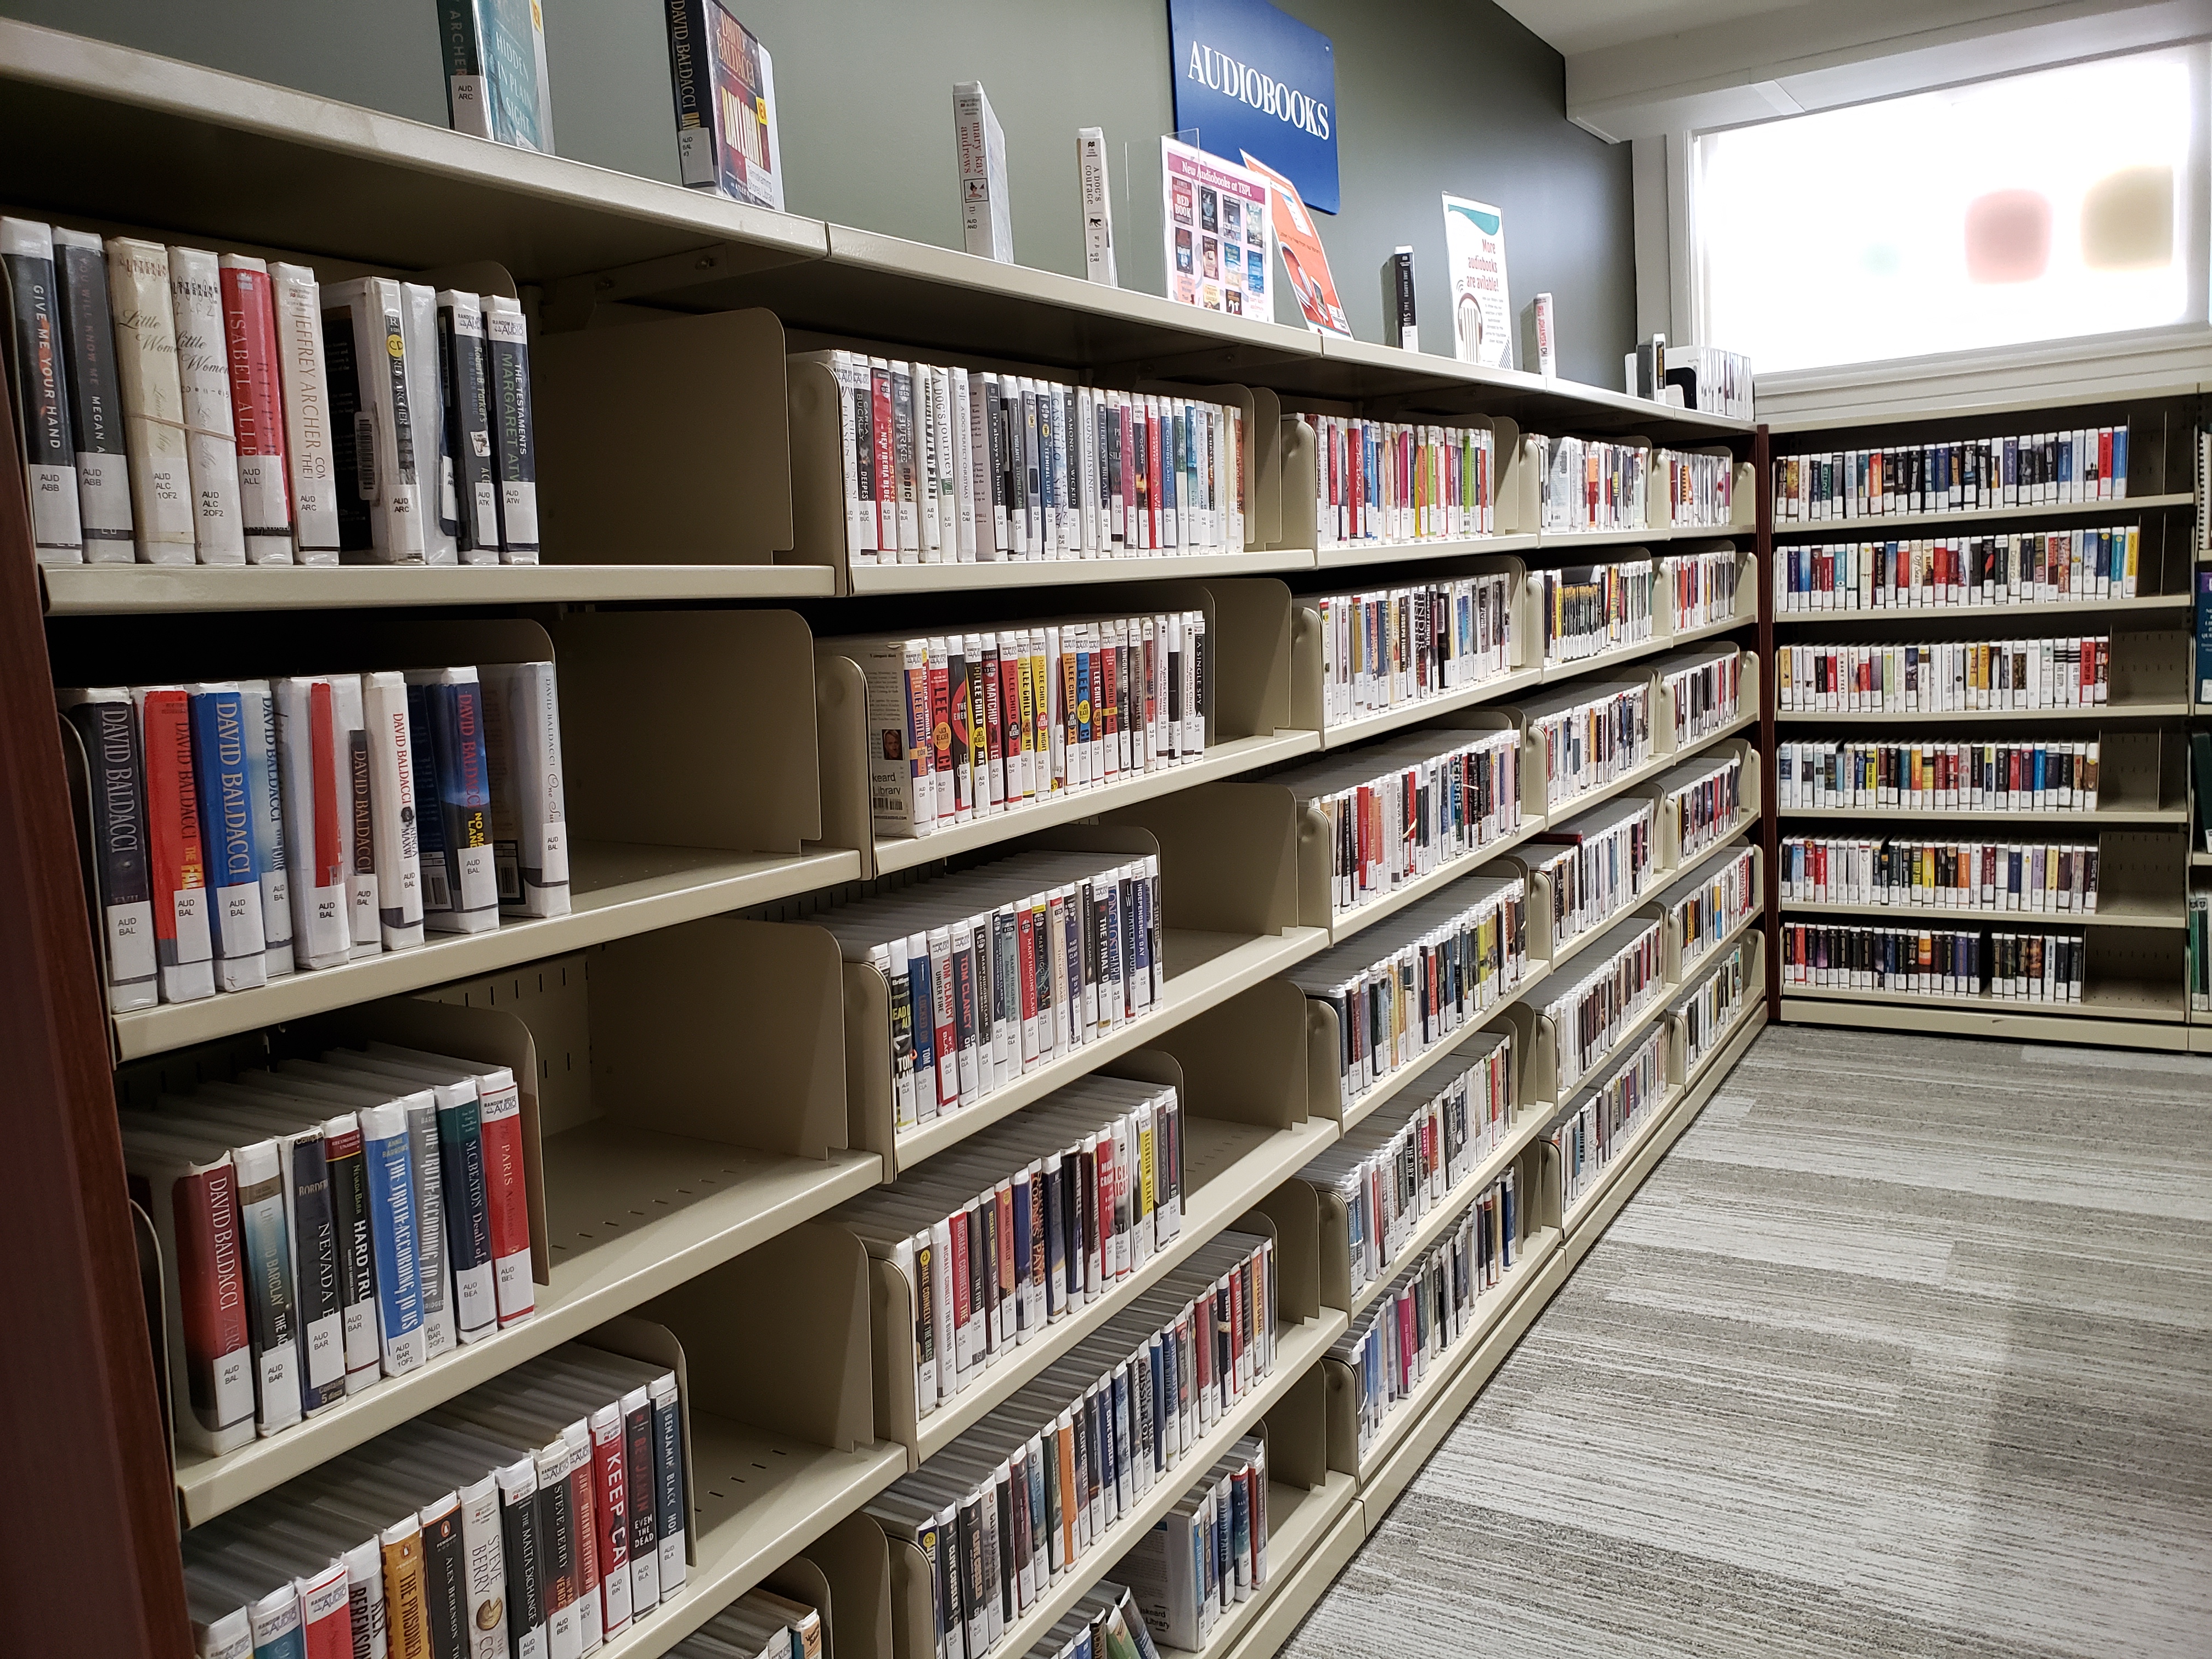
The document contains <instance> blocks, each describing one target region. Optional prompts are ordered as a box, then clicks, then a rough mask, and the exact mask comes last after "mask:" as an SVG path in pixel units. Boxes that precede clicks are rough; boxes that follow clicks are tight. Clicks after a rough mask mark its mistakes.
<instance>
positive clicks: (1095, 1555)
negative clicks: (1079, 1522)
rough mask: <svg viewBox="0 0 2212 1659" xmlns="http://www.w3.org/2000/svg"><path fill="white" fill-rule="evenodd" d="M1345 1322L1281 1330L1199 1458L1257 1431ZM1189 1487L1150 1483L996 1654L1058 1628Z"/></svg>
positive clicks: (1194, 1467) (1330, 1313)
mask: <svg viewBox="0 0 2212 1659" xmlns="http://www.w3.org/2000/svg"><path fill="white" fill-rule="evenodd" d="M1345 1324H1346V1321H1345V1317H1344V1314H1343V1312H1342V1311H1341V1310H1339V1309H1336V1308H1328V1307H1324V1308H1323V1309H1322V1310H1321V1317H1320V1318H1318V1319H1309V1320H1307V1321H1305V1322H1303V1323H1301V1324H1297V1325H1292V1326H1291V1327H1290V1328H1288V1329H1286V1330H1284V1331H1282V1332H1281V1333H1280V1334H1279V1335H1278V1336H1277V1337H1276V1339H1275V1368H1274V1370H1273V1371H1271V1372H1270V1373H1269V1374H1268V1375H1267V1377H1266V1378H1265V1379H1263V1380H1262V1381H1261V1382H1260V1383H1257V1384H1256V1385H1255V1386H1254V1388H1253V1389H1252V1390H1251V1391H1250V1392H1249V1394H1247V1395H1245V1396H1244V1398H1243V1399H1242V1400H1240V1401H1237V1404H1236V1405H1235V1406H1233V1407H1231V1408H1230V1409H1229V1410H1228V1411H1227V1412H1225V1413H1223V1414H1222V1416H1221V1417H1220V1418H1218V1419H1216V1421H1215V1423H1214V1425H1213V1427H1212V1429H1211V1430H1210V1431H1208V1432H1207V1435H1206V1441H1205V1442H1204V1443H1203V1444H1202V1445H1201V1447H1200V1453H1201V1455H1203V1454H1204V1453H1205V1452H1206V1449H1207V1448H1209V1447H1210V1448H1212V1449H1215V1450H1216V1451H1218V1449H1223V1448H1226V1447H1229V1446H1233V1445H1235V1444H1236V1443H1237V1438H1238V1437H1240V1436H1242V1435H1245V1434H1249V1433H1250V1432H1251V1431H1253V1430H1254V1429H1255V1428H1256V1427H1258V1426H1259V1424H1260V1420H1261V1418H1263V1417H1264V1416H1266V1414H1267V1409H1268V1407H1271V1406H1273V1404H1274V1403H1275V1402H1276V1401H1277V1400H1279V1398H1280V1397H1281V1396H1282V1395H1284V1394H1285V1392H1287V1391H1288V1389H1289V1388H1290V1386H1291V1383H1295V1382H1296V1381H1297V1379H1298V1378H1299V1376H1302V1375H1303V1374H1304V1371H1305V1370H1306V1369H1307V1368H1308V1367H1309V1366H1310V1365H1311V1364H1314V1362H1315V1361H1316V1360H1317V1359H1319V1358H1321V1357H1322V1355H1323V1354H1325V1353H1327V1352H1328V1350H1329V1346H1330V1344H1332V1343H1334V1341H1335V1340H1337V1338H1339V1337H1340V1336H1342V1335H1343V1334H1344V1330H1345ZM1204 1467H1205V1466H1204V1465H1203V1464H1202V1463H1199V1462H1192V1463H1190V1464H1188V1465H1186V1466H1185V1468H1186V1469H1187V1471H1188V1473H1189V1474H1191V1475H1192V1477H1193V1478H1194V1479H1195V1477H1196V1476H1197V1475H1198V1474H1202V1473H1204ZM1189 1485H1190V1482H1189V1481H1187V1480H1179V1479H1175V1478H1170V1479H1167V1480H1156V1481H1154V1482H1153V1484H1152V1491H1151V1492H1149V1493H1147V1494H1146V1497H1145V1498H1144V1499H1143V1500H1142V1501H1141V1502H1139V1504H1136V1505H1135V1506H1134V1507H1133V1508H1132V1509H1128V1510H1123V1511H1122V1514H1121V1519H1120V1520H1119V1521H1118V1522H1115V1524H1114V1526H1113V1527H1112V1528H1110V1529H1109V1531H1107V1532H1106V1533H1105V1534H1104V1535H1103V1536H1102V1537H1099V1538H1097V1539H1096V1540H1095V1541H1093V1542H1092V1544H1091V1548H1090V1550H1089V1551H1088V1552H1087V1553H1085V1555H1084V1557H1083V1559H1081V1560H1080V1561H1079V1562H1078V1563H1077V1564H1076V1566H1075V1570H1074V1571H1073V1572H1070V1573H1067V1574H1065V1575H1064V1576H1062V1577H1060V1579H1058V1580H1057V1581H1055V1582H1054V1584H1053V1585H1052V1587H1051V1588H1050V1589H1048V1590H1046V1591H1045V1593H1044V1594H1043V1595H1041V1596H1039V1597H1038V1598H1037V1599H1036V1601H1034V1602H1032V1603H1031V1604H1030V1610H1029V1611H1028V1612H1027V1613H1024V1614H1022V1616H1021V1617H1020V1618H1018V1619H1017V1620H1014V1621H1013V1622H1012V1624H1010V1625H1008V1626H1006V1631H1005V1632H1004V1633H1003V1635H1002V1636H1001V1637H1000V1644H999V1647H998V1651H1000V1652H1003V1653H1006V1654H1010V1655H1018V1654H1024V1653H1027V1652H1028V1651H1029V1650H1030V1647H1031V1646H1033V1645H1034V1644H1036V1641H1037V1639H1038V1638H1040V1637H1042V1635H1043V1634H1044V1632H1047V1631H1048V1630H1050V1629H1051V1628H1052V1627H1053V1626H1054V1625H1056V1624H1058V1623H1059V1622H1060V1618H1061V1616H1062V1615H1063V1614H1065V1613H1066V1612H1067V1610H1068V1609H1069V1608H1070V1607H1073V1606H1074V1605H1075V1604H1076V1603H1077V1602H1078V1601H1081V1600H1082V1599H1083V1597H1084V1596H1085V1595H1086V1594H1088V1593H1089V1591H1090V1589H1091V1586H1092V1585H1093V1584H1095V1583H1097V1582H1098V1581H1099V1580H1100V1579H1101V1578H1104V1577H1109V1576H1110V1575H1111V1573H1112V1571H1113V1567H1114V1564H1115V1562H1116V1561H1118V1560H1120V1559H1121V1557H1122V1555H1123V1554H1124V1553H1127V1550H1128V1549H1129V1548H1130V1547H1132V1546H1133V1545H1134V1544H1135V1543H1136V1541H1138V1540H1139V1539H1140V1538H1142V1537H1143V1536H1144V1535H1145V1534H1146V1533H1148V1532H1150V1531H1151V1530H1152V1528H1153V1526H1154V1525H1155V1524H1156V1523H1158V1521H1159V1520H1160V1519H1161V1517H1163V1516H1165V1515H1166V1514H1167V1512H1168V1511H1169V1510H1171V1509H1173V1508H1174V1507H1175V1506H1176V1504H1178V1503H1180V1502H1181V1501H1182V1495H1183V1493H1184V1492H1186V1491H1187V1490H1188V1487H1189Z"/></svg>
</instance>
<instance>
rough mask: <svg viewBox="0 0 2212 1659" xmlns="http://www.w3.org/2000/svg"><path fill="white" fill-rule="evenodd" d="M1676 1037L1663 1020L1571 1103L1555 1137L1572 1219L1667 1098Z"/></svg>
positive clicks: (1565, 1209)
mask: <svg viewBox="0 0 2212 1659" xmlns="http://www.w3.org/2000/svg"><path fill="white" fill-rule="evenodd" d="M1673 1042H1674V1032H1673V1030H1671V1029H1670V1028H1669V1026H1668V1024H1667V1023H1666V1022H1665V1021H1664V1020H1662V1021H1661V1022H1660V1023H1659V1024H1656V1025H1654V1026H1653V1027H1652V1028H1651V1029H1650V1030H1649V1031H1647V1032H1645V1033H1644V1036H1643V1038H1642V1039H1641V1040H1640V1041H1639V1042H1638V1043H1637V1044H1636V1046H1635V1047H1634V1048H1632V1049H1631V1050H1630V1051H1629V1052H1628V1054H1626V1056H1625V1057H1624V1058H1623V1059H1622V1060H1621V1061H1620V1064H1619V1065H1618V1066H1614V1067H1613V1070H1612V1071H1611V1072H1610V1073H1608V1074H1607V1076H1606V1078H1605V1079H1603V1080H1602V1081H1601V1082H1599V1083H1597V1084H1595V1085H1593V1086H1592V1087H1591V1088H1590V1089H1589V1090H1588V1091H1586V1092H1584V1093H1583V1095H1582V1097H1580V1098H1579V1099H1577V1100H1575V1101H1572V1102H1571V1103H1569V1104H1568V1105H1567V1107H1566V1108H1565V1110H1564V1112H1563V1113H1562V1114H1561V1116H1560V1118H1559V1122H1558V1123H1557V1124H1555V1125H1554V1126H1553V1129H1552V1133H1551V1135H1550V1137H1549V1138H1550V1140H1551V1143H1552V1148H1553V1153H1554V1154H1555V1155H1556V1156H1557V1158H1559V1188H1560V1200H1561V1212H1562V1214H1563V1215H1571V1214H1573V1213H1574V1212H1575V1210H1576V1209H1577V1207H1578V1206H1580V1205H1582V1204H1583V1203H1584V1202H1585V1201H1586V1200H1588V1199H1589V1197H1590V1195H1591V1194H1592V1193H1593V1191H1594V1190H1595V1188H1596V1186H1597V1181H1598V1177H1599V1176H1601V1175H1603V1174H1604V1173H1605V1171H1606V1170H1608V1169H1609V1168H1611V1167H1612V1166H1613V1164H1614V1163H1615V1162H1616V1161H1618V1160H1619V1159H1620V1158H1623V1157H1625V1156H1626V1153H1627V1151H1628V1148H1629V1146H1630V1144H1631V1143H1632V1142H1633V1141H1634V1140H1635V1139H1636V1137H1637V1136H1638V1135H1639V1134H1641V1133H1644V1130H1645V1129H1646V1128H1647V1127H1650V1124H1651V1121H1652V1120H1653V1119H1654V1118H1655V1117H1656V1115H1657V1114H1658V1109H1659V1107H1660V1106H1661V1104H1662V1103H1663V1102H1664V1101H1665V1100H1666V1097H1667V1058H1668V1049H1669V1048H1670V1047H1671V1046H1672V1044H1673Z"/></svg>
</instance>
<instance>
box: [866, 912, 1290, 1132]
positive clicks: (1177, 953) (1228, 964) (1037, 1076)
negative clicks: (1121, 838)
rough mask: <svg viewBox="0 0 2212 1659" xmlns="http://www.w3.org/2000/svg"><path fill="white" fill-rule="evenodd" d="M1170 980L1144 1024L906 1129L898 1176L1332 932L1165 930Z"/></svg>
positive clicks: (1267, 973) (1279, 968) (1278, 968)
mask: <svg viewBox="0 0 2212 1659" xmlns="http://www.w3.org/2000/svg"><path fill="white" fill-rule="evenodd" d="M1165 942H1166V951H1167V958H1168V978H1167V984H1166V988H1165V992H1164V996H1163V998H1162V1001H1161V1004H1160V1006H1158V1007H1157V1008H1155V1009H1154V1010H1153V1012H1151V1013H1149V1014H1146V1015H1145V1016H1144V1017H1143V1018H1139V1019H1133V1020H1130V1021H1129V1022H1128V1023H1127V1024H1124V1025H1122V1026H1121V1028H1120V1029H1119V1030H1114V1031H1111V1032H1109V1033H1108V1034H1107V1035H1106V1036H1103V1037H1101V1038H1099V1039H1098V1040H1097V1042H1086V1043H1085V1044H1084V1045H1083V1047H1081V1048H1078V1049H1076V1050H1075V1051H1074V1052H1073V1054H1063V1055H1062V1056H1060V1058H1059V1059H1057V1060H1050V1061H1048V1062H1047V1063H1046V1064H1044V1065H1042V1066H1038V1067H1037V1068H1036V1070H1035V1071H1033V1072H1024V1073H1023V1074H1022V1075H1021V1076H1020V1077H1018V1078H1017V1079H1014V1080H1013V1081H1012V1082H1010V1083H1009V1084H1007V1085H1006V1087H1005V1088H1003V1089H998V1090H994V1091H992V1092H991V1093H989V1094H987V1095H985V1096H984V1097H982V1098H981V1100H979V1101H977V1102H976V1103H975V1104H974V1105H972V1106H967V1107H963V1108H962V1109H960V1110H959V1111H957V1112H954V1113H952V1114H951V1115H949V1116H945V1117H939V1118H933V1119H931V1120H930V1121H928V1122H927V1123H922V1124H919V1125H917V1126H915V1127H913V1128H911V1129H902V1130H900V1131H899V1132H898V1134H897V1137H896V1140H895V1141H894V1143H893V1148H894V1156H893V1162H894V1164H895V1166H896V1167H895V1169H894V1170H893V1171H892V1173H894V1174H896V1173H897V1171H899V1170H910V1169H912V1168H913V1167H914V1166H915V1164H919V1163H921V1161H922V1160H923V1159H925V1158H933V1157H934V1156H936V1155H937V1154H938V1153H939V1152H943V1151H944V1150H945V1148H946V1147H948V1146H957V1145H958V1144H959V1143H960V1142H961V1141H963V1140H965V1139H967V1138H968V1137H969V1136H970V1135H972V1134H974V1133H975V1132H976V1131H977V1130H978V1129H981V1128H983V1127H986V1126H987V1125H988V1124H993V1123H996V1122H997V1121H999V1120H1000V1119H1001V1118H1003V1117H1006V1116H1007V1115H1010V1114H1012V1113H1013V1112H1017V1111H1019V1110H1020V1109H1022V1108H1023V1107H1024V1106H1027V1105H1030V1103H1033V1102H1036V1101H1039V1100H1042V1099H1043V1098H1044V1097H1045V1096H1047V1095H1048V1094H1050V1093H1051V1092H1052V1091H1054V1089H1058V1088H1060V1087H1062V1086H1063V1085H1066V1084H1069V1083H1073V1081H1074V1080H1075V1079H1077V1078H1079V1077H1082V1076H1084V1075H1085V1073H1090V1072H1094V1071H1096V1070H1097V1069H1098V1067H1099V1066H1103V1065H1104V1064H1105V1063H1106V1062H1107V1061H1109V1060H1115V1059H1118V1058H1120V1057H1121V1055H1123V1054H1128V1053H1130V1052H1132V1051H1133V1050H1134V1049H1137V1048H1142V1047H1144V1046H1145V1045H1146V1043H1148V1042H1152V1041H1153V1040H1154V1039H1155V1038H1157V1037H1158V1036H1164V1034H1165V1033H1167V1032H1168V1031H1170V1030H1173V1029H1174V1028H1175V1027H1176V1026H1177V1025H1179V1024H1182V1022H1183V1021H1185V1020H1187V1019H1189V1018H1192V1017H1193V1016H1194V1015H1197V1014H1201V1013H1203V1012H1206V1010H1207V1009H1209V1008H1212V1007H1214V1006H1217V1005H1218V1004H1220V1003H1223V1002H1226V1001H1227V1000H1229V999H1230V998H1231V997H1233V996H1235V995H1236V994H1237V993H1238V992H1240V991H1244V990H1249V989H1250V988H1251V987H1253V986H1255V985H1257V984H1259V983H1260V982H1261V981H1262V980H1268V979H1273V977H1274V976H1275V975H1278V974H1279V973H1281V972H1283V971H1284V969H1287V968H1290V967H1291V966H1293V965H1295V964H1296V963H1299V962H1301V961H1303V960H1304V958H1306V957H1310V956H1311V955H1313V954H1314V953H1315V952H1316V951H1319V950H1322V949H1323V948H1325V947H1326V946H1327V945H1328V929H1326V928H1323V927H1292V928H1288V929H1285V931H1284V932H1283V933H1281V934H1279V935H1262V936H1257V937H1245V936H1242V935H1238V934H1233V933H1203V932H1200V931H1197V930H1194V929H1191V928H1181V927H1170V928H1168V929H1166V930H1165Z"/></svg>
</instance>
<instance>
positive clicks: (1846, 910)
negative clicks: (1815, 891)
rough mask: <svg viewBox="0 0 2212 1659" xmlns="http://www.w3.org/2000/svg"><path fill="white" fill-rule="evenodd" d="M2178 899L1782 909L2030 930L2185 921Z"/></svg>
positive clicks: (1801, 903)
mask: <svg viewBox="0 0 2212 1659" xmlns="http://www.w3.org/2000/svg"><path fill="white" fill-rule="evenodd" d="M1782 910H1783V914H1784V915H1793V916H1816V917H1822V918H1826V919H1828V920H1838V921H1839V920H1841V919H1843V918H1844V917H1847V916H1856V917H1865V918H1867V919H1868V920H1869V923H1870V924H1871V923H1873V922H1879V921H1881V920H1882V919H1883V918H1884V917H1892V918H1894V919H1895V920H1897V921H1942V922H1951V923H1954V924H1956V925H1958V926H1960V927H1996V928H1998V929H2001V930H2002V931H2004V932H2007V933H2032V932H2041V931H2044V930H2045V929H2049V928H2075V927H2187V926H2188V924H2189V919H2188V917H2187V916H2186V915H2185V914H2184V913H2183V909H2182V906H2181V904H2180V903H2179V895H2178V894H2177V895H2176V897H2175V902H2171V903H2167V904H2159V903H2155V902H2152V901H2149V900H2147V899H2143V898H2140V897H2135V896H2126V897H2106V896H2100V900H2099V902H2098V905H2097V908H2095V909H2093V910H1978V909H1966V908H1954V907H1952V906H1950V905H1948V904H1885V903H1882V902H1880V901H1878V900H1877V901H1871V902H1850V901H1838V900H1830V901H1827V902H1814V901H1813V900H1811V899H1795V898H1791V897H1790V896H1788V895H1787V894H1784V896H1783V899H1782Z"/></svg>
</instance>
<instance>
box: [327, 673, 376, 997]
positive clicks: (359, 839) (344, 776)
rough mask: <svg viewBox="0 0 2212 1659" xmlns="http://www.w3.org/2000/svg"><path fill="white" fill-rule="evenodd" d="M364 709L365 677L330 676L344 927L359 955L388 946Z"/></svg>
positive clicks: (352, 948) (372, 952)
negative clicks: (381, 904) (379, 911)
mask: <svg viewBox="0 0 2212 1659" xmlns="http://www.w3.org/2000/svg"><path fill="white" fill-rule="evenodd" d="M365 709H366V704H365V702H364V699H363V697H362V678H361V676H360V675H358V674H337V675H332V676H331V736H332V742H333V744H334V745H335V747H336V750H337V766H338V768H339V770H340V776H341V782H340V785H339V793H338V794H337V811H338V813H339V815H340V817H342V818H343V829H342V830H341V832H340V833H341V836H342V838H343V846H344V848H345V854H346V860H347V862H346V893H347V902H346V925H347V928H348V932H349V935H350V937H351V939H352V944H351V945H350V947H349V951H350V954H351V955H353V956H354V957H373V956H376V955H379V954H380V953H381V952H382V951H383V949H384V935H383V927H382V925H381V923H380V921H378V918H377V883H376V811H375V799H374V793H375V792H374V781H375V780H374V772H375V767H374V762H373V761H372V759H371V756H370V743H369V732H368V716H367V714H366V712H365Z"/></svg>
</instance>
